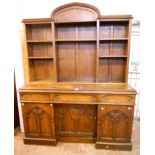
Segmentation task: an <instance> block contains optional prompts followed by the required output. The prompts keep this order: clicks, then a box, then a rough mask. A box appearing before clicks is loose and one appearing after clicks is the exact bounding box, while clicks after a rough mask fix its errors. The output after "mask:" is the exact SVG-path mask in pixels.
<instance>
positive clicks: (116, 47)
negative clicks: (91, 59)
mask: <svg viewBox="0 0 155 155" xmlns="http://www.w3.org/2000/svg"><path fill="white" fill-rule="evenodd" d="M127 45H128V44H127V42H126V41H100V45H99V56H100V57H104V56H105V57H108V56H117V57H118V56H120V57H125V56H127Z"/></svg>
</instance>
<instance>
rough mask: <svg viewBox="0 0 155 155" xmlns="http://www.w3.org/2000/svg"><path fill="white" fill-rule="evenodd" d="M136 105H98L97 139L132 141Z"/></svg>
mask: <svg viewBox="0 0 155 155" xmlns="http://www.w3.org/2000/svg"><path fill="white" fill-rule="evenodd" d="M133 112H134V106H124V105H123V106H115V105H114V106H113V105H99V106H98V124H97V141H111V142H130V139H131V130H132V120H133Z"/></svg>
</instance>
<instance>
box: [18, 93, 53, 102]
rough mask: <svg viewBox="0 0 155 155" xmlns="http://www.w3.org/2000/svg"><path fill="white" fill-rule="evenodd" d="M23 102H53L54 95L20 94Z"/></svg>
mask: <svg viewBox="0 0 155 155" xmlns="http://www.w3.org/2000/svg"><path fill="white" fill-rule="evenodd" d="M20 99H21V101H23V100H24V101H51V100H52V95H51V94H48V93H20Z"/></svg>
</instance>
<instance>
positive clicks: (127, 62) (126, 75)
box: [124, 19, 131, 83]
mask: <svg viewBox="0 0 155 155" xmlns="http://www.w3.org/2000/svg"><path fill="white" fill-rule="evenodd" d="M127 33H128V35H127V37H128V42H127V60H126V64H124V67H126V68H124V70H125V71H124V72H125V74H124V75H125V77H124V78H125V83H128V69H129V59H130V58H129V55H130V54H129V51H130V40H131V19H130V20H129V24H128V31H127Z"/></svg>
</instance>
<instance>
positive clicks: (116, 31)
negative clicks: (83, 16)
mask: <svg viewBox="0 0 155 155" xmlns="http://www.w3.org/2000/svg"><path fill="white" fill-rule="evenodd" d="M128 25H129V21H121V22H120V21H119V22H117V21H107V22H105V21H102V22H100V39H104V38H128Z"/></svg>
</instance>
